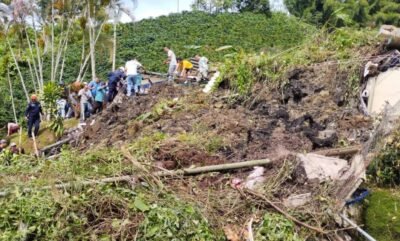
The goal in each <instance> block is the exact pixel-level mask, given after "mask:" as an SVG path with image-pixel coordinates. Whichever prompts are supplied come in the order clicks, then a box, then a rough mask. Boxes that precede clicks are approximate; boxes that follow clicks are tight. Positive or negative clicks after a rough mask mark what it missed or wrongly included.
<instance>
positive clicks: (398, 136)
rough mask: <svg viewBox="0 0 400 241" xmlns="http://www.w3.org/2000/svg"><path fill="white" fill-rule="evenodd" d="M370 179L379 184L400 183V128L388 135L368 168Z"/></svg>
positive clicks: (393, 184)
mask: <svg viewBox="0 0 400 241" xmlns="http://www.w3.org/2000/svg"><path fill="white" fill-rule="evenodd" d="M368 173H369V176H370V179H371V181H373V182H375V183H377V184H378V185H381V186H395V185H400V130H399V129H398V130H396V131H394V132H393V133H392V134H391V136H389V137H388V138H387V139H386V141H385V144H384V146H383V148H381V149H380V151H379V153H378V155H377V156H376V157H375V158H374V160H373V162H372V163H371V165H370V166H369V170H368Z"/></svg>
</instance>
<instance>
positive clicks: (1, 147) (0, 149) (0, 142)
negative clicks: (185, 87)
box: [0, 139, 7, 153]
mask: <svg viewBox="0 0 400 241" xmlns="http://www.w3.org/2000/svg"><path fill="white" fill-rule="evenodd" d="M6 147H7V141H6V140H4V139H3V140H0V153H1V152H3V150H5V149H6Z"/></svg>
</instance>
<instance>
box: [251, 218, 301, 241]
mask: <svg viewBox="0 0 400 241" xmlns="http://www.w3.org/2000/svg"><path fill="white" fill-rule="evenodd" d="M255 240H256V241H264V240H265V241H267V240H268V241H283V240H285V241H301V240H303V239H301V238H300V237H299V236H298V235H297V234H296V232H295V228H294V224H293V222H291V221H289V220H288V219H286V218H285V217H283V216H281V215H279V214H274V213H266V214H265V215H264V217H263V220H262V222H261V224H260V226H259V227H258V229H257V232H256V235H255Z"/></svg>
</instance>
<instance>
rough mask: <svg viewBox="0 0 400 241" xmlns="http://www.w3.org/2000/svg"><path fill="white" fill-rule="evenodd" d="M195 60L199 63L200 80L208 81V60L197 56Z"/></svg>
mask: <svg viewBox="0 0 400 241" xmlns="http://www.w3.org/2000/svg"><path fill="white" fill-rule="evenodd" d="M195 59H196V60H197V61H198V62H199V80H202V79H207V76H208V59H207V58H206V57H204V56H200V55H196V57H195Z"/></svg>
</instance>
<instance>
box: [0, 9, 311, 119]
mask: <svg viewBox="0 0 400 241" xmlns="http://www.w3.org/2000/svg"><path fill="white" fill-rule="evenodd" d="M106 26H107V25H106ZM226 26H230V27H229V28H227V27H226ZM77 31H78V30H77ZM109 31H110V28H109V26H108V27H107V28H105V30H104V35H107V34H109V35H110V36H111V33H110V32H109ZM117 31H118V32H117V35H118V45H117V48H118V49H117V56H116V64H117V66H120V65H124V63H125V61H127V60H128V59H130V58H133V57H135V58H138V60H139V61H140V62H142V63H143V64H144V65H145V67H146V68H147V69H148V70H152V71H166V68H167V66H166V65H165V64H164V63H163V61H164V60H165V59H166V54H165V52H163V47H165V46H169V47H171V48H172V49H173V50H174V51H175V53H176V54H177V55H178V56H182V57H185V58H189V57H192V56H194V55H195V54H198V53H200V54H202V55H205V56H207V57H208V58H209V59H210V61H211V62H212V63H213V64H216V63H218V62H223V61H224V58H225V55H227V54H231V53H234V52H236V51H238V50H240V49H242V50H243V51H245V52H246V53H255V52H258V51H260V50H264V51H268V52H269V51H273V50H283V49H285V48H290V47H293V46H296V45H298V44H299V43H302V42H303V40H304V39H305V38H307V35H309V34H312V33H314V32H315V31H316V29H315V27H313V26H312V25H309V24H305V23H302V22H301V21H298V19H296V18H292V17H287V16H286V15H283V14H273V15H272V16H271V17H267V16H265V15H263V14H255V13H251V12H246V13H243V14H230V13H221V14H209V13H205V12H190V13H183V14H171V15H170V16H168V17H165V16H164V17H159V18H156V19H146V20H142V21H140V22H138V23H135V24H120V25H118V28H117ZM178 33H179V34H178ZM79 36H81V34H80V33H79V31H78V34H76V35H75V36H73V37H72V36H71V40H70V41H71V42H70V43H69V45H68V51H66V53H65V58H64V60H65V63H64V65H65V67H64V70H63V77H62V80H63V81H64V82H65V83H71V82H73V81H74V80H76V78H77V76H78V73H79V71H80V69H79V68H80V66H79V63H81V57H82V56H81V55H82V53H81V52H82V50H81V49H82V44H83V43H82V41H83V40H82V39H80V38H79ZM107 43H109V41H107V40H106V39H105V40H104V41H103V42H100V43H99V44H98V46H97V51H96V71H97V75H98V76H99V77H100V78H101V79H103V80H105V79H106V76H107V73H108V72H109V71H110V70H111V65H112V63H111V62H110V51H108V50H109V49H110V48H109V47H108V46H106V45H107ZM226 45H231V46H233V47H232V48H231V49H226V50H223V51H215V50H216V49H217V48H219V47H221V46H226ZM16 47H17V46H16ZM25 48H26V46H25ZM26 51H29V50H26ZM0 56H2V57H1V58H0V63H2V64H3V67H2V66H1V64H0V91H1V92H4V93H9V92H10V90H9V87H8V83H7V81H6V79H5V78H4V77H1V76H7V71H8V70H10V76H11V79H12V82H13V90H14V95H15V99H16V100H15V104H16V110H17V115H18V116H21V114H22V112H23V111H24V108H25V106H26V101H25V99H24V91H23V88H22V84H21V82H20V80H19V77H18V76H19V75H18V72H17V71H16V69H15V65H14V64H13V63H12V62H11V59H10V58H11V57H10V56H9V50H8V49H7V48H6V46H4V43H0ZM47 61H50V60H49V59H47ZM18 63H19V65H20V68H21V72H22V76H23V77H24V79H25V80H26V88H27V91H28V93H33V92H35V88H34V85H33V82H32V77H31V74H30V71H29V67H28V62H27V57H21V58H19V61H18ZM7 66H8V67H7ZM50 72H51V71H50V68H48V67H46V66H45V67H44V70H43V74H44V78H45V80H49V79H50V75H51V73H50ZM87 72H88V73H87V74H86V75H85V78H84V80H85V81H89V80H90V78H91V74H90V73H89V72H90V71H87ZM10 104H11V98H10V96H9V95H1V96H0V126H2V125H4V124H5V123H7V122H8V121H10V120H12V119H13V114H12V110H10V108H9V105H10Z"/></svg>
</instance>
